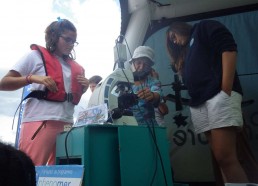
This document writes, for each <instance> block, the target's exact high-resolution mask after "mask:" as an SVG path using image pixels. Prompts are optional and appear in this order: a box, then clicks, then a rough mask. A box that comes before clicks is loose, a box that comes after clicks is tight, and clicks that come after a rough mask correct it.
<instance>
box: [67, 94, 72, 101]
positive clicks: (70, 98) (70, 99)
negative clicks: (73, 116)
mask: <svg viewBox="0 0 258 186" xmlns="http://www.w3.org/2000/svg"><path fill="white" fill-rule="evenodd" d="M66 101H68V102H72V101H73V94H72V93H66Z"/></svg>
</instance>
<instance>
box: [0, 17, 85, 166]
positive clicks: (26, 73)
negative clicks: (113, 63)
mask: <svg viewBox="0 0 258 186" xmlns="http://www.w3.org/2000/svg"><path fill="white" fill-rule="evenodd" d="M76 38H77V30H76V28H75V26H74V25H73V23H71V22H70V21H68V20H66V19H59V20H58V21H54V22H52V23H51V24H50V25H49V26H48V27H47V28H46V30H45V41H46V47H42V46H39V45H35V44H33V45H31V49H32V50H31V51H29V52H28V53H27V54H26V55H24V57H22V58H21V59H20V60H18V61H17V63H16V64H15V65H14V66H13V67H12V68H11V69H10V71H9V72H8V73H7V74H6V75H5V76H4V77H3V78H2V80H1V83H0V90H5V91H11V90H17V89H19V88H22V87H24V86H26V85H28V84H30V91H31V94H29V95H30V96H29V98H28V99H27V101H26V104H25V107H24V113H23V118H22V125H21V132H20V138H19V149H20V150H22V151H24V152H25V153H26V154H28V155H29V156H30V157H31V159H32V160H33V162H34V164H35V165H46V164H48V165H51V164H54V163H55V147H56V136H57V134H58V133H60V132H62V131H64V128H66V127H67V126H71V124H72V123H73V113H74V107H75V105H76V104H78V102H79V101H80V98H81V96H82V94H83V93H84V92H85V91H86V90H87V89H88V86H89V82H88V80H87V79H86V78H85V74H84V69H83V67H81V66H80V65H79V64H78V63H76V62H75V61H74V57H73V52H74V46H76V45H77V44H78V42H77V41H76Z"/></svg>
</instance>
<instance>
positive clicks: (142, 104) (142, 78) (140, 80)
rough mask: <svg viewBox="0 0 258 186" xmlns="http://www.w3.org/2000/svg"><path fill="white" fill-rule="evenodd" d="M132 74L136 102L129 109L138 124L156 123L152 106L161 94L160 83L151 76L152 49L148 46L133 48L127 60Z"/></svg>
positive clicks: (158, 100)
mask: <svg viewBox="0 0 258 186" xmlns="http://www.w3.org/2000/svg"><path fill="white" fill-rule="evenodd" d="M129 63H130V64H131V69H132V71H133V75H134V85H133V86H132V89H133V92H134V93H135V94H136V95H137V97H138V98H139V99H138V104H137V105H134V106H132V107H131V108H130V109H131V110H132V111H133V114H134V116H135V118H136V120H137V122H138V125H157V121H156V120H155V112H154V107H155V106H156V107H157V106H158V104H159V102H160V97H161V96H160V95H161V83H160V81H159V80H158V79H157V78H154V77H152V76H151V72H152V66H153V65H154V51H153V49H152V48H150V47H148V46H139V47H137V48H136V49H135V51H134V53H133V57H132V59H131V60H130V61H129Z"/></svg>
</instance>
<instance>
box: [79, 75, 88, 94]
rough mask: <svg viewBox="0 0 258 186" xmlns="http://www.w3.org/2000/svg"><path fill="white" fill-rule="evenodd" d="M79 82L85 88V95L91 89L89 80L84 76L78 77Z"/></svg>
mask: <svg viewBox="0 0 258 186" xmlns="http://www.w3.org/2000/svg"><path fill="white" fill-rule="evenodd" d="M77 80H78V82H79V83H80V84H81V85H82V86H83V87H84V88H83V93H84V92H86V91H87V89H88V88H89V80H88V79H87V78H85V77H84V76H83V75H78V76H77Z"/></svg>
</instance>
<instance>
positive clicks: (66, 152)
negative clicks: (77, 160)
mask: <svg viewBox="0 0 258 186" xmlns="http://www.w3.org/2000/svg"><path fill="white" fill-rule="evenodd" d="M73 129H75V127H72V128H71V129H70V130H69V131H68V132H67V133H66V136H65V156H66V163H67V165H70V157H69V155H68V148H67V140H68V136H69V134H70V133H71V132H72V130H73Z"/></svg>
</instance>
